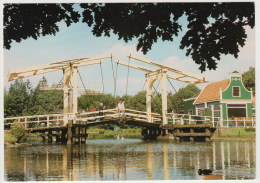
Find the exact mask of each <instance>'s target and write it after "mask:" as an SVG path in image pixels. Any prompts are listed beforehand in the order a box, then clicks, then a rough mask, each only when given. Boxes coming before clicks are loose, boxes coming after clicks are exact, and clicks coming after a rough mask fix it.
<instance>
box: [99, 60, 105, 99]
mask: <svg viewBox="0 0 260 183" xmlns="http://www.w3.org/2000/svg"><path fill="white" fill-rule="evenodd" d="M99 64H100V71H101V79H102V86H103V94H104V93H105V92H104V90H105V89H104V88H105V87H104V80H103V71H102V66H101V60H100V63H99Z"/></svg>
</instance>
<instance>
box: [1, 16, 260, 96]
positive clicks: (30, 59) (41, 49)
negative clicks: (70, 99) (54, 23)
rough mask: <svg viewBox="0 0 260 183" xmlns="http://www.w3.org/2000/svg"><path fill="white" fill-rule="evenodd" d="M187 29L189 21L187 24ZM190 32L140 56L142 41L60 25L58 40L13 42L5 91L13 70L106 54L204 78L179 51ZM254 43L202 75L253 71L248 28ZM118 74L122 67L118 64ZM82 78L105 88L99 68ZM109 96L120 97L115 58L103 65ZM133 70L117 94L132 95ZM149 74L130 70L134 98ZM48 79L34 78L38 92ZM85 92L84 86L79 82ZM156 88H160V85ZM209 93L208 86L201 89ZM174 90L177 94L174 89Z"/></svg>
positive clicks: (123, 75) (57, 75)
mask: <svg viewBox="0 0 260 183" xmlns="http://www.w3.org/2000/svg"><path fill="white" fill-rule="evenodd" d="M181 22H182V23H183V25H185V18H183V19H182V20H181ZM185 31H186V27H183V32H182V33H181V34H180V35H179V37H174V41H173V42H169V41H165V42H163V41H161V40H158V42H157V43H155V44H154V45H153V47H152V49H151V50H150V51H149V52H148V53H147V54H146V55H143V54H142V53H141V52H137V51H136V45H137V39H133V40H132V41H129V42H128V43H125V42H124V41H122V40H118V37H117V36H115V35H111V37H95V36H93V35H92V33H91V30H90V28H89V27H88V26H87V25H86V24H83V23H77V24H73V25H72V26H70V27H68V28H67V27H66V26H64V24H63V23H60V31H59V32H58V33H57V34H56V36H44V37H43V36H42V37H40V38H38V40H34V39H32V38H30V39H27V40H23V41H21V42H20V43H16V42H13V43H12V44H11V46H12V47H11V49H10V50H4V86H5V87H6V88H8V87H9V86H10V82H7V75H8V71H9V69H11V68H20V67H27V66H32V65H38V64H44V63H50V62H56V61H62V60H68V59H74V58H82V57H89V56H95V55H102V54H107V53H112V54H115V55H116V57H115V58H113V61H116V60H118V59H120V60H123V61H126V62H128V58H127V57H126V55H128V54H135V55H138V56H141V57H144V58H148V59H151V60H154V61H157V62H161V63H163V64H166V65H169V66H171V67H174V68H178V69H180V70H182V71H188V72H192V73H194V74H201V73H200V70H199V69H198V67H199V65H196V64H195V63H194V61H192V60H191V58H189V57H186V56H185V50H181V49H179V43H180V38H181V36H182V35H183V33H185ZM246 31H247V34H248V38H247V41H246V45H245V46H244V47H243V48H241V49H240V53H239V57H238V58H237V59H235V58H234V57H233V56H230V55H227V56H222V57H221V60H220V61H219V64H218V68H217V70H215V71H209V70H207V71H206V72H204V73H202V74H201V75H203V76H205V77H207V78H208V79H209V80H210V82H216V81H220V80H223V79H227V78H229V72H232V71H234V70H239V71H247V70H248V69H249V67H250V66H252V67H255V60H256V59H255V30H254V29H253V30H252V29H250V28H246ZM130 61H131V63H135V64H139V65H143V66H146V67H150V68H154V69H155V67H152V66H149V65H145V64H143V63H141V62H138V61H135V60H132V59H131V60H130ZM114 69H116V65H114ZM79 71H80V74H81V76H82V77H83V80H84V84H85V86H86V87H95V88H96V87H97V88H101V89H102V79H101V73H100V67H99V65H92V66H84V67H80V68H79ZM102 71H103V79H104V83H105V84H104V91H105V93H112V94H113V93H114V83H113V82H114V81H113V71H112V66H111V62H110V59H106V62H105V63H104V64H102ZM127 72H128V68H127V67H125V66H121V65H119V66H118V76H117V95H124V94H125V93H126V82H127ZM144 74H145V72H143V71H139V70H135V69H131V68H130V69H129V81H128V82H129V84H128V89H127V90H128V94H131V95H134V94H135V93H136V92H138V91H141V90H142V88H143V85H144V82H145V76H144ZM42 77H43V75H37V76H33V77H30V78H28V79H29V80H30V81H31V83H32V84H33V86H34V87H35V86H36V85H37V83H38V82H39V80H40V79H41V78H42ZM44 77H46V78H47V80H48V82H49V84H52V83H58V82H59V81H60V80H61V78H62V73H61V71H60V72H59V71H58V72H53V73H48V74H44ZM78 83H79V87H83V86H82V84H81V82H80V79H79V82H78ZM172 83H173V85H174V87H175V88H176V89H178V88H181V87H185V86H186V84H185V83H181V82H177V81H174V80H172ZM155 86H156V83H155ZM197 86H198V87H199V88H200V89H203V87H204V86H205V84H200V85H197ZM168 91H172V92H173V93H174V90H173V89H172V88H171V86H170V84H168Z"/></svg>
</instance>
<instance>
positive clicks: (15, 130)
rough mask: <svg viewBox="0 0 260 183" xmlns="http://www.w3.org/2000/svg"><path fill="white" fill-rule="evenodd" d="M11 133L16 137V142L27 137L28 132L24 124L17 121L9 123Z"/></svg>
mask: <svg viewBox="0 0 260 183" xmlns="http://www.w3.org/2000/svg"><path fill="white" fill-rule="evenodd" d="M11 133H12V135H13V136H14V137H15V138H16V142H17V143H20V142H24V141H25V140H26V139H27V137H28V132H27V131H26V129H25V127H24V125H23V124H22V123H20V122H17V121H15V122H14V123H13V124H12V125H11Z"/></svg>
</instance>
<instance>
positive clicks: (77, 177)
mask: <svg viewBox="0 0 260 183" xmlns="http://www.w3.org/2000/svg"><path fill="white" fill-rule="evenodd" d="M103 141H104V142H103ZM103 141H102V143H100V144H99V145H98V143H97V142H96V141H95V143H93V142H92V143H91V142H90V144H88V145H83V146H73V145H72V146H64V145H61V146H35V147H33V146H31V147H21V148H9V149H7V150H6V151H5V177H7V178H8V177H9V176H10V177H11V176H13V175H16V176H17V177H20V181H28V180H45V181H46V180H47V181H50V180H55V181H57V180H59V181H60V180H63V181H82V180H85V181H87V180H183V179H185V180H198V179H207V180H208V179H211V180H222V179H223V180H228V179H238V180H241V179H254V178H255V162H256V151H255V143H253V142H248V141H245V142H242V141H237V142H228V141H225V142H210V143H207V144H190V143H188V144H187V143H169V142H163V143H152V142H147V143H144V142H136V141H135V142H131V140H130V141H129V140H124V141H125V142H122V141H121V140H119V141H117V140H112V142H111V141H107V140H103ZM99 142H101V141H99ZM133 148H134V149H135V151H132V150H131V149H133ZM158 149H160V151H158ZM12 162H20V163H19V164H17V163H13V164H12ZM200 168H207V169H212V170H213V174H212V175H205V176H199V175H198V174H197V171H198V169H200Z"/></svg>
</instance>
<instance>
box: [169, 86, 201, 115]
mask: <svg viewBox="0 0 260 183" xmlns="http://www.w3.org/2000/svg"><path fill="white" fill-rule="evenodd" d="M199 92H200V89H199V88H198V87H197V86H195V85H187V86H186V87H185V88H181V89H179V91H178V92H177V93H175V94H173V95H172V94H171V95H169V98H170V100H171V102H172V108H170V107H168V110H170V112H171V111H173V112H174V113H178V114H183V113H184V102H183V100H184V99H187V98H191V97H196V96H197V95H198V94H199ZM168 100H169V99H168ZM168 103H169V102H168Z"/></svg>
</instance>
